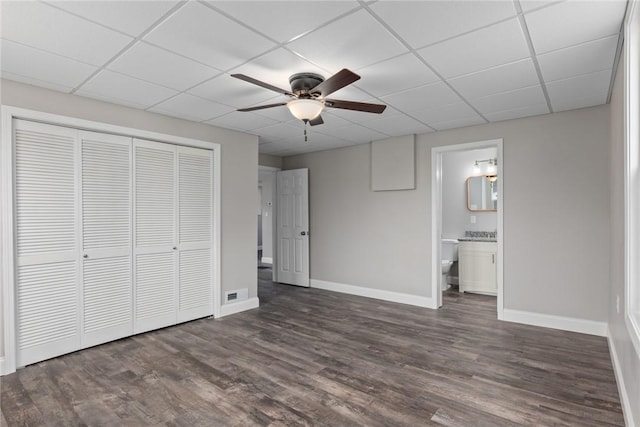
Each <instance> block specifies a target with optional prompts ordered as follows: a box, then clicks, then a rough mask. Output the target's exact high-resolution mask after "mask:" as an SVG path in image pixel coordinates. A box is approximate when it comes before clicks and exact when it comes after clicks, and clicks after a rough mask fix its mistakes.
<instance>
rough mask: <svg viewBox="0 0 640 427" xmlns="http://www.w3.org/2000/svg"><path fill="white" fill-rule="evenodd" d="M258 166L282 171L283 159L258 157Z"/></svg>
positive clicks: (266, 156) (267, 156)
mask: <svg viewBox="0 0 640 427" xmlns="http://www.w3.org/2000/svg"><path fill="white" fill-rule="evenodd" d="M258 164H260V166H269V167H272V168H278V169H282V157H278V156H272V155H270V154H260V155H259V156H258Z"/></svg>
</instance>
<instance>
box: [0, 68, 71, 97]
mask: <svg viewBox="0 0 640 427" xmlns="http://www.w3.org/2000/svg"><path fill="white" fill-rule="evenodd" d="M2 78H3V79H6V80H13V81H14V82H20V83H24V84H28V85H32V86H38V87H43V88H45V89H51V90H57V91H58V92H65V93H69V92H71V91H72V90H73V88H72V87H68V86H63V85H59V84H56V83H51V82H48V81H45V80H38V79H34V78H32V77H26V76H23V75H21V74H14V73H10V72H8V71H2Z"/></svg>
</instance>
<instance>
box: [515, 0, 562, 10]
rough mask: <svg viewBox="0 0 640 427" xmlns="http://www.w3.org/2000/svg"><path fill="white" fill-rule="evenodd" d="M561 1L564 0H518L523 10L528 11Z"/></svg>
mask: <svg viewBox="0 0 640 427" xmlns="http://www.w3.org/2000/svg"><path fill="white" fill-rule="evenodd" d="M562 1H565V0H520V8H521V9H522V11H523V12H530V11H533V10H536V9H541V8H543V7H547V6H551V5H552V4H554V3H560V2H562Z"/></svg>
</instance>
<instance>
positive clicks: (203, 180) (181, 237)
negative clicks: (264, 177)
mask: <svg viewBox="0 0 640 427" xmlns="http://www.w3.org/2000/svg"><path fill="white" fill-rule="evenodd" d="M177 150H178V207H179V208H178V243H179V245H178V254H179V255H178V279H179V280H178V321H179V322H185V321H187V320H193V319H197V318H200V317H204V316H210V315H212V314H213V295H212V291H213V290H212V286H211V283H212V281H211V280H212V277H213V271H212V244H211V242H212V238H213V234H212V233H213V230H212V212H213V182H212V176H213V170H212V165H213V152H212V151H210V150H204V149H199V148H190V147H177Z"/></svg>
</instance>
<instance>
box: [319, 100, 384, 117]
mask: <svg viewBox="0 0 640 427" xmlns="http://www.w3.org/2000/svg"><path fill="white" fill-rule="evenodd" d="M324 105H325V107H331V108H342V109H343V110H354V111H364V112H365V113H376V114H380V113H382V112H383V111H384V110H385V108H387V106H386V105H384V104H370V103H368V102H355V101H340V100H337V99H325V100H324Z"/></svg>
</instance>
